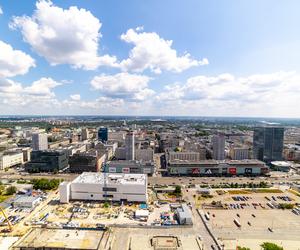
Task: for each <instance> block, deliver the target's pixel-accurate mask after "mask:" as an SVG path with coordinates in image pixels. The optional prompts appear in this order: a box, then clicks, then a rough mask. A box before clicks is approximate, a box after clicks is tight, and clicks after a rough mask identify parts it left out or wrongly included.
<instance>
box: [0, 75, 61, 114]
mask: <svg viewBox="0 0 300 250" xmlns="http://www.w3.org/2000/svg"><path fill="white" fill-rule="evenodd" d="M61 84H62V83H60V82H57V81H55V80H53V79H52V78H41V79H39V80H37V81H34V82H33V83H32V84H31V85H30V86H27V87H24V86H23V85H22V84H21V83H18V82H15V81H12V80H9V79H4V78H0V105H5V109H6V110H11V113H12V114H15V113H16V111H17V110H18V109H20V108H21V109H22V108H24V109H25V110H26V112H34V110H36V109H40V110H41V111H42V110H44V112H47V110H46V109H45V108H51V109H55V108H57V104H58V101H57V100H56V99H55V93H54V92H53V89H54V88H56V87H57V86H60V85H61ZM6 110H5V111H6ZM3 112H4V110H3Z"/></svg>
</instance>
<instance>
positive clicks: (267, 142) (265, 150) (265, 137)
mask: <svg viewBox="0 0 300 250" xmlns="http://www.w3.org/2000/svg"><path fill="white" fill-rule="evenodd" d="M283 137H284V128H282V127H255V128H254V134H253V157H254V158H255V159H258V160H261V161H265V162H267V163H269V162H271V161H280V160H282V152H283Z"/></svg>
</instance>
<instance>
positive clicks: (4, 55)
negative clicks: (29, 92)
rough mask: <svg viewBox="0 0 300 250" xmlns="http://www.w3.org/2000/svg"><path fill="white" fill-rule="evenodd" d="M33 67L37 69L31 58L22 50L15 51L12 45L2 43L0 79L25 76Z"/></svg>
mask: <svg viewBox="0 0 300 250" xmlns="http://www.w3.org/2000/svg"><path fill="white" fill-rule="evenodd" d="M31 67H35V62H34V59H33V58H32V57H31V56H29V55H27V54H26V53H24V52H22V51H21V50H14V49H13V48H12V46H11V45H9V44H7V43H5V42H3V41H0V77H12V76H16V75H24V74H26V73H27V72H28V71H29V69H30V68H31Z"/></svg>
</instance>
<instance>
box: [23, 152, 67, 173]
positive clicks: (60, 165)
mask: <svg viewBox="0 0 300 250" xmlns="http://www.w3.org/2000/svg"><path fill="white" fill-rule="evenodd" d="M67 166H68V158H67V154H66V152H65V150H46V151H32V153H31V161H30V162H27V163H26V164H25V170H26V171H28V172H31V173H39V172H57V171H59V170H62V169H65V168H66V167H67Z"/></svg>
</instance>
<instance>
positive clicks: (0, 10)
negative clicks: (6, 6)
mask: <svg viewBox="0 0 300 250" xmlns="http://www.w3.org/2000/svg"><path fill="white" fill-rule="evenodd" d="M2 14H3V10H2V8H1V6H0V15H2Z"/></svg>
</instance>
